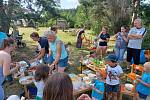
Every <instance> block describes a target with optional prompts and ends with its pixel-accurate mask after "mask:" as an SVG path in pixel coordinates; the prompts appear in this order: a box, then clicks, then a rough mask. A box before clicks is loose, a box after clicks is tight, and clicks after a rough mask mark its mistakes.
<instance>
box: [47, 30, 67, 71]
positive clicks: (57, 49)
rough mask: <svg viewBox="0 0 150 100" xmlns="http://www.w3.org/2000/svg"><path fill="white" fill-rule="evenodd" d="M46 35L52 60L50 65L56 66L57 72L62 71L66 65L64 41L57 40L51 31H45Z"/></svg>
mask: <svg viewBox="0 0 150 100" xmlns="http://www.w3.org/2000/svg"><path fill="white" fill-rule="evenodd" d="M46 33H47V34H46V37H47V39H48V41H49V47H50V49H49V50H51V51H50V55H52V57H53V62H52V64H51V65H50V67H54V66H55V68H56V66H57V68H58V72H64V70H65V68H66V67H67V66H68V53H67V51H66V48H65V45H64V43H63V42H62V41H61V40H59V39H58V38H57V36H56V34H55V32H53V31H47V32H46Z"/></svg>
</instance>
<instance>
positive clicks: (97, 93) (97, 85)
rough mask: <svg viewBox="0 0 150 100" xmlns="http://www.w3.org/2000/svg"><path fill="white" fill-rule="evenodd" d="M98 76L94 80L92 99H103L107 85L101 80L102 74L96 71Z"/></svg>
mask: <svg viewBox="0 0 150 100" xmlns="http://www.w3.org/2000/svg"><path fill="white" fill-rule="evenodd" d="M96 76H97V79H96V80H94V87H93V90H92V100H102V99H103V93H104V90H105V88H104V87H105V86H104V82H102V81H100V80H101V76H99V72H97V73H96Z"/></svg>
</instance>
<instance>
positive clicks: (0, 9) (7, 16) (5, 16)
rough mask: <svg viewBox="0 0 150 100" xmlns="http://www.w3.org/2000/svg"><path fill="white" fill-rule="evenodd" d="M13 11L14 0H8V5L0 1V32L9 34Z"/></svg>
mask: <svg viewBox="0 0 150 100" xmlns="http://www.w3.org/2000/svg"><path fill="white" fill-rule="evenodd" d="M13 9H14V0H8V5H7V4H6V5H5V4H3V0H0V20H1V23H0V26H1V28H0V31H2V32H5V33H9V28H10V23H11V19H12V12H13Z"/></svg>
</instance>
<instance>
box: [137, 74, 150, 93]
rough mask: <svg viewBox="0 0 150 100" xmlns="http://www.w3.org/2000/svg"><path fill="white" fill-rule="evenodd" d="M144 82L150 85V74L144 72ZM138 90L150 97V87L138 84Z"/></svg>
mask: <svg viewBox="0 0 150 100" xmlns="http://www.w3.org/2000/svg"><path fill="white" fill-rule="evenodd" d="M142 81H144V82H146V83H148V84H150V73H147V72H144V73H143V75H142ZM136 90H137V91H138V92H140V93H142V94H145V95H150V87H147V86H145V85H143V84H142V83H138V84H137V87H136Z"/></svg>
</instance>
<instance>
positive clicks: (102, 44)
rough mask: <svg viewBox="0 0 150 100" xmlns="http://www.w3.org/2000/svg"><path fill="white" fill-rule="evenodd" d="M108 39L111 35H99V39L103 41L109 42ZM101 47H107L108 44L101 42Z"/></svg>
mask: <svg viewBox="0 0 150 100" xmlns="http://www.w3.org/2000/svg"><path fill="white" fill-rule="evenodd" d="M107 38H110V35H109V34H108V33H106V34H103V33H102V34H100V35H99V39H102V40H107ZM99 46H107V42H105V41H104V42H99Z"/></svg>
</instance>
